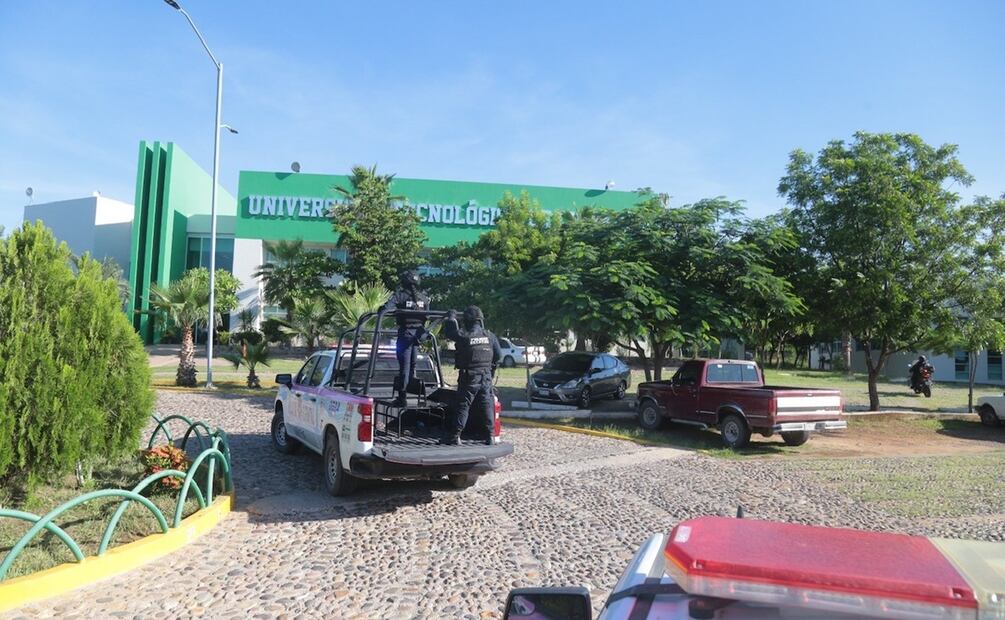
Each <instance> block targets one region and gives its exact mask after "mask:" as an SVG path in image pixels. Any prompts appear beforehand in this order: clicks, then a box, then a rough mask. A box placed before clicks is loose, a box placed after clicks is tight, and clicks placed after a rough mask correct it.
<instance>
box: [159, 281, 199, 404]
mask: <svg viewBox="0 0 1005 620" xmlns="http://www.w3.org/2000/svg"><path fill="white" fill-rule="evenodd" d="M150 306H151V307H152V308H153V309H154V310H155V311H156V312H158V313H159V314H161V315H163V316H165V317H166V318H168V319H169V320H170V321H171V322H173V323H174V324H175V325H177V326H178V328H179V329H180V330H181V350H180V351H179V352H178V372H177V373H176V375H175V385H182V386H186V387H194V386H195V383H196V380H195V342H194V340H193V338H192V335H193V331H194V330H195V327H196V326H197V325H199V324H200V323H202V322H205V320H206V314H207V313H208V312H209V288H208V286H201V285H200V282H199V281H198V280H197V279H196V278H185V277H183V278H181V279H179V280H175V281H174V282H172V283H171V286H169V287H167V288H163V287H161V286H157V285H156V284H154V285H151V287H150Z"/></svg>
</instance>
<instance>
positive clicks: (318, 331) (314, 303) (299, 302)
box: [282, 297, 329, 354]
mask: <svg viewBox="0 0 1005 620" xmlns="http://www.w3.org/2000/svg"><path fill="white" fill-rule="evenodd" d="M328 317H329V313H328V307H327V305H326V304H325V300H324V299H322V298H319V297H297V298H296V301H295V303H294V306H293V317H292V318H291V319H290V320H288V321H284V323H283V327H282V330H283V332H285V333H286V334H288V335H290V336H298V337H300V338H303V340H304V342H305V343H306V344H307V352H308V354H310V353H313V352H314V349H316V348H317V347H318V345H320V344H321V339H322V338H324V337H325V336H326V335H328V333H329V329H328Z"/></svg>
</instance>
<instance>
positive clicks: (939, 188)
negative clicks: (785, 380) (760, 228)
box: [778, 132, 982, 411]
mask: <svg viewBox="0 0 1005 620" xmlns="http://www.w3.org/2000/svg"><path fill="white" fill-rule="evenodd" d="M956 152H957V148H956V146H954V145H948V144H945V145H942V146H939V147H933V146H930V145H928V144H926V143H925V142H924V141H923V140H922V139H921V138H920V137H918V136H916V135H913V134H906V133H898V134H870V133H865V132H859V133H856V134H855V136H854V138H853V139H852V140H851V142H845V141H843V140H834V141H832V142H830V143H829V144H828V145H827V146H825V147H824V148H823V149H822V150H821V151H820V153H819V154H818V155H817V156H816V158H814V157H813V156H812V155H810V154H808V153H806V152H804V151H801V150H796V151H794V152H793V153H792V154H791V155H790V159H789V165H788V170H787V174H786V175H785V176H784V177H783V178H782V179H781V182H780V183H779V186H778V191H779V193H780V194H781V195H783V196H785V197H786V198H787V200H788V201H789V203H790V204H792V205H793V207H794V210H793V216H794V218H795V222H796V225H797V226H798V228H799V229H800V231H801V232H802V234H803V238H804V239H805V241H806V243H807V249H808V250H809V251H810V253H811V255H812V256H813V257H814V258H815V259H816V260H817V261H818V263H819V264H820V272H821V275H822V277H823V278H824V281H825V282H827V283H828V286H827V290H826V291H823V292H822V296H823V301H824V303H825V307H826V308H827V312H828V313H829V314H830V316H831V320H832V321H833V322H834V323H835V324H837V325H841V326H842V327H843V328H844V329H845V330H847V331H848V332H849V333H850V334H851V335H852V336H853V337H854V338H855V339H856V340H857V341H858V342H859V343H860V344H861V345H862V346H863V347H864V349H865V361H866V366H867V368H868V377H869V407H870V409H871V410H874V411H875V410H878V409H879V406H880V402H879V391H878V389H877V381H878V379H879V376H880V375H881V373H882V372H883V369H884V367H885V365H886V362H887V361H888V360H889V359H890V356H891V355H893V354H894V353H896V352H898V351H906V350H911V349H917V348H921V347H923V345H924V344H925V343H926V342H927V341H930V340H931V339H932V338H933V335H934V334H936V333H938V331H939V330H941V329H944V328H948V327H947V326H949V325H951V324H952V323H953V322H954V321H955V319H956V317H955V315H954V312H953V311H952V308H951V306H952V302H953V300H954V299H956V297H957V295H958V294H960V292H961V290H962V287H963V285H964V284H965V283H966V281H967V273H968V272H969V271H970V270H972V269H976V268H977V266H976V265H975V264H974V262H975V260H977V259H978V257H977V256H976V255H975V254H974V251H973V250H974V241H975V239H976V238H977V237H978V236H979V227H980V221H979V220H980V218H979V217H977V216H978V215H980V212H981V211H982V210H981V209H977V210H966V209H963V208H961V207H960V206H959V196H958V195H957V194H956V193H955V192H954V191H952V189H951V188H952V185H953V184H956V183H958V184H960V185H969V184H970V183H971V181H972V177H971V176H970V174H969V173H968V172H967V171H966V169H965V168H964V167H963V164H961V163H960V161H959V160H958V159H957V157H956Z"/></svg>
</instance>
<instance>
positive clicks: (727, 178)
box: [0, 0, 1005, 230]
mask: <svg viewBox="0 0 1005 620" xmlns="http://www.w3.org/2000/svg"><path fill="white" fill-rule="evenodd" d="M620 4H623V5H625V6H620V7H618V6H616V5H615V3H593V4H591V3H587V2H582V1H580V2H531V1H526V2H497V3H487V2H435V3H418V2H393V3H391V2H354V3H348V2H296V3H293V2H276V1H275V0H271V1H269V2H263V1H240V2H238V1H230V2H223V1H217V2H209V1H206V0H202V1H197V0H190V1H189V2H186V3H184V5H185V6H186V8H187V9H188V10H189V12H190V13H191V14H192V15H193V17H194V18H195V20H196V22H197V23H198V24H199V26H200V29H201V30H202V31H203V33H204V34H205V36H206V38H207V39H208V40H209V42H210V45H211V46H212V48H213V50H214V52H215V53H216V54H217V56H218V57H219V58H220V59H221V60H222V61H223V63H224V65H225V87H224V121H225V122H227V123H230V124H231V125H233V126H235V127H237V128H238V129H239V130H240V132H241V133H240V134H239V135H237V136H231V135H227V134H224V138H223V140H224V142H223V147H222V162H221V165H222V167H221V170H222V174H221V182H222V183H223V185H224V186H225V187H227V188H228V189H229V190H230V191H231V192H236V189H237V187H236V186H237V172H238V171H239V170H242V169H252V170H286V169H288V167H289V164H290V162H291V161H293V160H298V161H300V162H301V163H302V164H303V170H304V171H305V172H321V173H344V172H346V171H347V170H348V169H349V167H350V166H351V165H353V164H355V163H364V164H371V163H377V164H378V166H379V168H380V169H381V170H383V171H386V172H394V173H396V174H398V175H399V176H403V177H418V178H439V179H458V180H470V181H494V182H514V183H527V184H542V185H564V186H574V187H600V186H602V185H603V184H604V183H605V182H606V181H608V180H612V179H613V180H615V181H616V183H617V185H616V187H617V189H634V188H636V187H639V186H651V187H653V188H655V189H657V190H659V191H665V192H668V193H669V194H670V195H671V196H672V197H673V201H674V202H675V203H677V204H681V203H686V202H692V201H694V200H697V199H700V198H703V197H708V196H716V195H726V196H728V197H730V198H734V199H743V200H746V201H747V205H748V210H749V213H751V214H752V215H764V214H767V213H770V212H772V211H775V210H777V209H778V208H780V207H781V206H783V201H782V200H781V199H780V198H778V196H777V195H776V187H777V184H778V179H779V177H780V176H781V175H782V174H783V172H784V168H785V164H786V161H787V156H788V153H789V151H791V150H792V149H794V148H797V147H799V148H804V149H807V150H812V151H816V150H819V148H820V147H822V146H823V145H824V144H825V143H826V141H827V140H829V139H832V138H842V137H849V136H850V135H851V134H852V133H853V132H854V131H856V130H859V129H863V130H867V131H877V132H878V131H911V132H916V133H919V134H920V135H921V136H922V137H923V138H924V139H925V140H927V141H928V142H929V143H942V142H952V143H955V144H959V146H960V157H961V159H962V160H963V162H964V164H965V165H966V166H967V168H968V169H969V170H970V172H971V173H972V174H973V175H974V176H975V177H976V178H977V183H976V184H975V185H973V186H971V187H970V188H963V189H962V190H961V191H962V194H963V196H964V198H967V199H969V198H970V197H971V196H972V195H974V194H988V195H995V196H997V195H999V194H1001V193H1002V192H1005V114H1003V103H1002V102H1003V101H1005V37H1003V36H1002V34H1001V33H1002V27H1003V26H1005V3H1002V2H957V3H946V2H918V1H912V2H894V1H885V2H857V1H842V2H797V1H792V2H756V3H755V2H739V1H736V2H689V3H683V2H626V3H620ZM214 84H215V72H214V70H213V67H212V65H211V64H210V61H209V59H208V58H207V57H206V56H205V53H204V52H203V50H202V48H201V47H200V46H199V43H198V41H197V40H196V38H195V36H194V35H193V33H192V32H191V31H190V30H189V28H188V25H187V24H186V23H185V21H184V18H183V17H182V16H181V15H179V14H177V13H176V12H174V11H173V10H172V9H170V8H169V7H168V6H167V5H165V4H164V3H163V2H162V1H161V0H102V1H99V2H95V1H94V0H88V1H75V0H60V1H58V2H57V1H54V0H34V1H32V2H11V1H5V2H0V225H3V226H6V227H7V229H8V230H9V229H10V228H11V227H12V226H14V225H16V224H17V223H19V221H20V219H21V214H22V208H23V205H24V203H25V197H24V189H25V187H27V186H32V187H33V188H34V189H35V201H36V202H45V201H49V200H57V199H63V198H70V197H77V196H83V195H88V194H90V193H91V192H92V191H94V190H100V191H101V192H102V193H103V194H104V195H106V196H110V197H113V198H118V199H120V200H125V201H127V202H132V201H133V194H134V184H135V168H136V153H137V144H138V142H139V140H141V139H149V140H172V141H175V142H177V143H178V144H179V145H181V146H182V148H184V149H185V150H186V151H187V152H188V153H189V154H190V155H192V156H193V157H194V158H195V159H196V161H198V162H200V163H201V164H202V165H203V166H205V167H206V168H207V170H208V169H209V166H210V163H211V156H212V133H211V132H212V123H213V103H214Z"/></svg>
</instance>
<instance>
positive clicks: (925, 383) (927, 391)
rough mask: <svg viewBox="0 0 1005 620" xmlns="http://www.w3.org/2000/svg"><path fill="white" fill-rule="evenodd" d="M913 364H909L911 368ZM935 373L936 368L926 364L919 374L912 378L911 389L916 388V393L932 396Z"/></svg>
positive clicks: (926, 396)
mask: <svg viewBox="0 0 1005 620" xmlns="http://www.w3.org/2000/svg"><path fill="white" fill-rule="evenodd" d="M910 368H911V366H910V365H909V366H908V369H910ZM933 374H935V369H934V368H932V367H931V366H924V367H922V368H921V371H920V372H919V373H918V376H917V377H916V378H915V377H912V378H911V389H912V390H914V393H915V394H924V395H925V398H931V397H932V375H933Z"/></svg>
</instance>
